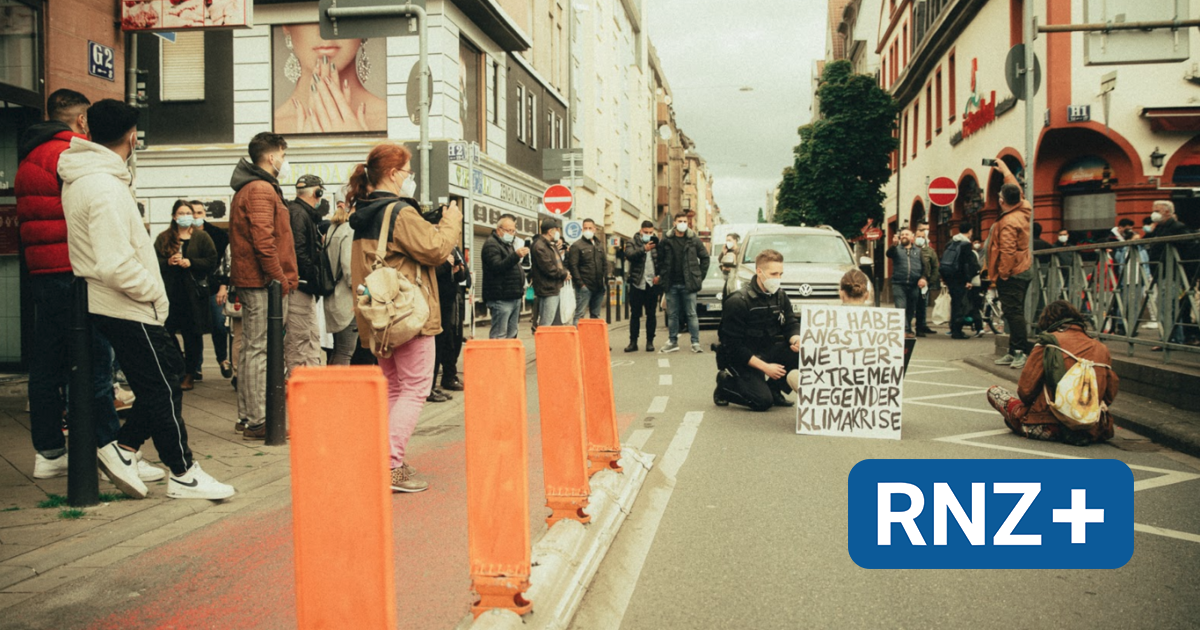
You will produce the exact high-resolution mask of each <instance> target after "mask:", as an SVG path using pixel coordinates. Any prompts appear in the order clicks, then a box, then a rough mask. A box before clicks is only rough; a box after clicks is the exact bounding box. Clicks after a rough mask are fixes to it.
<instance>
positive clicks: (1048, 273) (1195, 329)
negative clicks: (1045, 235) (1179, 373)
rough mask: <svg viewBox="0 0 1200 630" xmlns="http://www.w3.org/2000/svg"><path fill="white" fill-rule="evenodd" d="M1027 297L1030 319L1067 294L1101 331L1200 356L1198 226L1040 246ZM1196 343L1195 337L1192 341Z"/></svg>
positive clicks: (1167, 354) (1166, 356)
mask: <svg viewBox="0 0 1200 630" xmlns="http://www.w3.org/2000/svg"><path fill="white" fill-rule="evenodd" d="M1033 270H1034V274H1033V276H1034V277H1033V279H1032V280H1031V281H1030V283H1029V294H1028V296H1027V298H1026V300H1025V315H1026V319H1027V320H1028V321H1029V322H1030V326H1035V325H1036V324H1035V323H1036V322H1037V316H1038V315H1039V314H1040V313H1041V311H1042V309H1043V308H1044V307H1045V306H1046V305H1047V304H1049V303H1051V302H1054V301H1056V300H1066V301H1068V302H1070V303H1071V305H1072V306H1074V307H1075V308H1077V309H1079V311H1080V312H1081V313H1083V314H1084V315H1085V316H1087V317H1088V318H1089V319H1090V320H1091V323H1092V325H1093V327H1094V328H1095V331H1096V332H1097V334H1098V336H1099V337H1100V338H1101V339H1104V340H1108V341H1119V342H1124V343H1126V344H1128V349H1127V351H1128V354H1130V355H1132V354H1133V352H1134V347H1135V346H1138V345H1145V346H1159V347H1161V348H1162V349H1163V353H1162V357H1163V362H1164V363H1166V362H1169V361H1170V360H1171V355H1172V353H1174V352H1186V353H1193V354H1195V355H1197V356H1200V290H1198V288H1200V234H1181V235H1178V236H1167V237H1160V238H1143V239H1139V240H1131V241H1124V242H1112V243H1090V244H1086V245H1078V246H1073V247H1056V248H1053V249H1044V250H1040V251H1038V252H1036V255H1035V256H1034V258H1033ZM1193 344H1195V345H1193Z"/></svg>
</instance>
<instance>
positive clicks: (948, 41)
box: [891, 0, 987, 108]
mask: <svg viewBox="0 0 1200 630" xmlns="http://www.w3.org/2000/svg"><path fill="white" fill-rule="evenodd" d="M985 4H987V0H958V2H955V3H954V4H951V5H948V6H947V7H946V8H944V9H943V10H942V14H941V16H940V17H939V18H938V20H937V21H936V22H934V23H933V24H932V25H931V26H930V27H929V35H928V36H926V38H925V41H924V42H922V43H921V44H920V48H917V49H916V50H914V51H913V56H912V59H911V61H910V62H909V64H908V66H907V67H905V68H904V71H903V72H901V73H900V76H898V77H896V82H895V83H894V84H892V88H891V92H892V97H893V98H895V99H896V102H897V103H899V104H900V107H901V108H903V107H905V106H906V105H907V104H908V102H909V101H911V100H912V99H913V98H915V97H916V96H917V95H918V94H920V91H921V90H922V89H924V87H925V78H926V77H927V76H929V75H931V74H933V72H934V70H935V69H936V68H937V64H938V62H940V61H941V59H942V57H943V56H944V55H945V54H946V53H948V52H950V49H951V48H953V47H954V44H955V42H957V41H958V37H959V36H960V35H962V34H963V31H965V30H966V29H967V26H969V25H970V24H971V21H972V20H974V19H975V16H976V15H978V14H979V11H980V10H981V9H982V8H983V5H985Z"/></svg>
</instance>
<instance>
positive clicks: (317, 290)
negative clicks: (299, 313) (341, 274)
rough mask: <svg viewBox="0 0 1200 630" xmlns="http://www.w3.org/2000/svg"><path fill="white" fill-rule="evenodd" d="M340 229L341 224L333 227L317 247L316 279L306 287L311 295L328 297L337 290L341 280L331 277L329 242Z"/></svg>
mask: <svg viewBox="0 0 1200 630" xmlns="http://www.w3.org/2000/svg"><path fill="white" fill-rule="evenodd" d="M340 227H342V224H341V223H339V224H337V225H335V226H333V229H332V230H331V231H330V232H329V234H328V235H326V237H325V242H324V243H322V244H321V245H320V246H319V247H317V277H316V281H315V282H313V283H311V285H310V286H309V287H308V291H309V292H310V294H311V295H315V296H317V297H329V296H331V295H333V290H334V289H336V288H337V283H338V281H339V280H341V278H338V277H335V276H334V275H333V263H332V262H330V260H329V241H330V240H331V237H332V236H333V234H334V233H335V232H337V229H338V228H340Z"/></svg>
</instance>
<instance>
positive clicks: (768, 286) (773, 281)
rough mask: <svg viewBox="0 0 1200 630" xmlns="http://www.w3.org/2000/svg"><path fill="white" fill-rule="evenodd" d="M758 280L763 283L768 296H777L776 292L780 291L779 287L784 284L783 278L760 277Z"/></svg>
mask: <svg viewBox="0 0 1200 630" xmlns="http://www.w3.org/2000/svg"><path fill="white" fill-rule="evenodd" d="M758 279H759V280H760V281H761V282H762V286H763V290H764V291H766V292H767V294H768V295H775V292H776V291H778V290H779V285H781V284H783V278H764V277H762V276H759V277H758Z"/></svg>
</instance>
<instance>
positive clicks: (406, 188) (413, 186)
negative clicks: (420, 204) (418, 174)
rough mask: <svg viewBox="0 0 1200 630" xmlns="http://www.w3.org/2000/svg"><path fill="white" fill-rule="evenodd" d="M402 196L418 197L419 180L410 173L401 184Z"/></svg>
mask: <svg viewBox="0 0 1200 630" xmlns="http://www.w3.org/2000/svg"><path fill="white" fill-rule="evenodd" d="M400 196H401V197H408V198H409V199H416V198H417V180H415V179H413V177H412V175H409V176H408V178H407V179H405V180H404V183H403V184H401V185H400Z"/></svg>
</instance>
